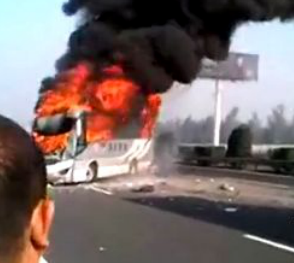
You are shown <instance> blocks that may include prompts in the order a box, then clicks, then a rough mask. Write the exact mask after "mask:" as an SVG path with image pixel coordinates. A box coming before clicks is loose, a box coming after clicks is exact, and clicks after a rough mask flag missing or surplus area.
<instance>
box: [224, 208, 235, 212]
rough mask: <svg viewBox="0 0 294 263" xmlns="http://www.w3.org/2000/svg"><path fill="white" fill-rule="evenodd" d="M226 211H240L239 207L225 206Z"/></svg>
mask: <svg viewBox="0 0 294 263" xmlns="http://www.w3.org/2000/svg"><path fill="white" fill-rule="evenodd" d="M224 211H225V212H227V213H236V212H238V208H237V207H227V208H225V210H224Z"/></svg>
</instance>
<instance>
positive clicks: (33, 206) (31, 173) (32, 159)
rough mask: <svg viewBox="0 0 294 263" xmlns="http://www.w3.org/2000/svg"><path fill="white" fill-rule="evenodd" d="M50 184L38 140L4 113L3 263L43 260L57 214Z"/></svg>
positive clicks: (0, 157)
mask: <svg viewBox="0 0 294 263" xmlns="http://www.w3.org/2000/svg"><path fill="white" fill-rule="evenodd" d="M46 185H47V182H46V169H45V163H44V159H43V156H42V154H41V152H40V151H39V149H38V148H37V146H36V145H35V143H34V141H33V140H32V139H31V137H30V136H29V135H28V134H27V133H26V132H25V131H24V130H23V129H22V128H21V127H20V126H18V125H17V124H15V123H14V122H12V121H11V120H9V119H7V118H5V117H2V116H0V263H38V262H42V260H43V259H42V255H43V253H44V252H45V250H46V249H47V247H48V245H49V241H48V235H49V230H50V227H51V223H52V220H53V216H54V204H53V202H52V201H51V200H50V199H49V198H48V197H47V193H46Z"/></svg>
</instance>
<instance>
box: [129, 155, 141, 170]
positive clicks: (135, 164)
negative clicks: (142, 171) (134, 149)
mask: <svg viewBox="0 0 294 263" xmlns="http://www.w3.org/2000/svg"><path fill="white" fill-rule="evenodd" d="M138 171H139V169H138V161H137V159H134V160H132V161H131V163H130V170H129V173H130V174H138Z"/></svg>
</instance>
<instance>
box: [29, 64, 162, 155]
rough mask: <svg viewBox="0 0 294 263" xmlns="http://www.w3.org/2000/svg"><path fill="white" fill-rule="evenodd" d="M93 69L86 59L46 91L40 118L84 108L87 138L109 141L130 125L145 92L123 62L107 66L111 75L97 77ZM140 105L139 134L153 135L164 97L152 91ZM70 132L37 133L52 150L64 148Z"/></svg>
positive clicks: (46, 149)
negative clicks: (125, 70) (131, 77)
mask: <svg viewBox="0 0 294 263" xmlns="http://www.w3.org/2000/svg"><path fill="white" fill-rule="evenodd" d="M92 73H93V72H92V69H91V67H90V66H89V65H87V64H86V63H81V64H79V65H78V66H76V67H75V68H73V69H71V70H69V71H66V72H64V73H62V75H61V76H59V77H58V80H57V82H56V84H55V87H54V88H53V89H50V90H48V91H47V92H45V93H44V94H43V95H42V98H41V102H40V105H39V107H38V108H37V110H36V115H37V116H36V118H40V117H48V116H53V115H55V114H60V113H70V112H74V111H77V110H84V111H86V112H88V114H87V116H88V117H87V134H86V137H87V141H88V142H89V143H91V142H95V141H105V140H110V139H114V138H116V133H117V131H118V130H119V129H120V128H121V127H123V126H125V125H127V124H128V123H129V122H130V121H131V118H132V112H133V110H134V105H136V104H138V103H139V104H140V103H141V100H140V101H139V99H140V98H141V97H142V92H141V89H140V87H139V86H138V85H137V84H136V83H134V82H133V81H132V80H131V79H129V78H127V77H126V76H125V75H124V71H123V69H122V68H121V67H119V66H112V67H108V68H105V69H104V71H103V74H104V75H105V76H107V77H102V78H101V79H99V78H93V74H92ZM143 101H144V105H143V106H142V105H141V107H140V112H139V117H140V126H141V127H140V131H139V134H140V135H139V136H140V137H142V138H148V137H151V136H152V133H153V130H154V127H155V123H156V120H157V117H158V114H159V109H160V105H161V98H160V96H159V95H149V96H146V97H145V98H144V100H143ZM68 136H69V134H62V135H58V136H42V135H40V134H38V133H34V137H35V139H36V141H37V143H38V144H39V146H40V147H41V149H42V150H43V151H44V153H46V154H49V153H53V152H56V151H60V150H63V149H64V148H65V147H66V145H67V141H68Z"/></svg>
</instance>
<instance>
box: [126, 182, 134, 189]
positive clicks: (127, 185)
mask: <svg viewBox="0 0 294 263" xmlns="http://www.w3.org/2000/svg"><path fill="white" fill-rule="evenodd" d="M126 187H128V188H133V187H134V183H126Z"/></svg>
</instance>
